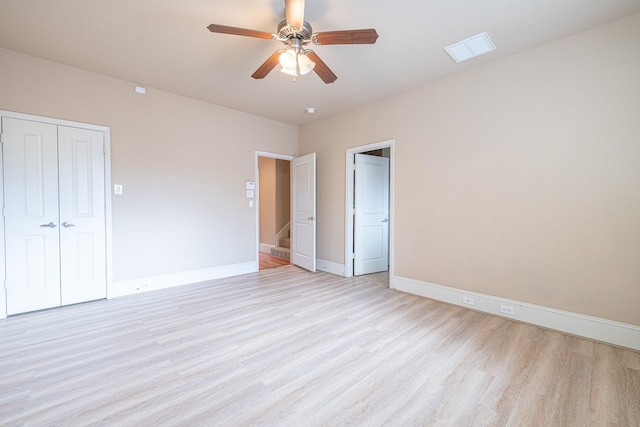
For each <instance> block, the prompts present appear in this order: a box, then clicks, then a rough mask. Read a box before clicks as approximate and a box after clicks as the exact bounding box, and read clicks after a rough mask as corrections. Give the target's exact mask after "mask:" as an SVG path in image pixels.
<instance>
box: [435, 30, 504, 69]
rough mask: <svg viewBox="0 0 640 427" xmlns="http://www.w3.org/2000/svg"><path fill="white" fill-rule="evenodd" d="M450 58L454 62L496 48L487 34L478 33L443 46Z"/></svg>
mask: <svg viewBox="0 0 640 427" xmlns="http://www.w3.org/2000/svg"><path fill="white" fill-rule="evenodd" d="M444 50H445V52H447V53H448V54H449V56H450V57H451V59H453V60H454V61H456V62H462V61H466V60H467V59H471V58H475V57H476V56H479V55H482V54H485V53H487V52H491V51H492V50H496V46H495V45H494V44H493V42H492V41H491V39H490V38H489V34H487V33H480V34H477V35H475V36H473V37H469V38H468V39H466V40H462V41H461V42H458V43H454V44H452V45H451V46H447V47H445V48H444Z"/></svg>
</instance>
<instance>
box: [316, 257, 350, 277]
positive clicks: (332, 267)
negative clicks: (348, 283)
mask: <svg viewBox="0 0 640 427" xmlns="http://www.w3.org/2000/svg"><path fill="white" fill-rule="evenodd" d="M316 270H320V271H324V272H327V273H331V274H337V275H338V276H343V277H344V264H338V263H336V262H331V261H325V260H323V259H316Z"/></svg>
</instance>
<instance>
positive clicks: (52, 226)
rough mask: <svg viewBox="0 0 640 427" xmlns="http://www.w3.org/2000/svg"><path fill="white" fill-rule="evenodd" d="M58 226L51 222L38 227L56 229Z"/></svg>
mask: <svg viewBox="0 0 640 427" xmlns="http://www.w3.org/2000/svg"><path fill="white" fill-rule="evenodd" d="M57 226H58V225H57V224H56V223H54V222H53V221H51V222H50V223H49V224H41V225H40V227H49V228H56V227H57Z"/></svg>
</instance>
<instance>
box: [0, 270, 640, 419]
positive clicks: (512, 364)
mask: <svg viewBox="0 0 640 427" xmlns="http://www.w3.org/2000/svg"><path fill="white" fill-rule="evenodd" d="M387 277H388V276H386V275H385V274H377V275H371V276H361V277H356V278H343V277H338V276H334V275H331V274H327V273H321V272H319V273H313V274H312V273H308V272H306V271H304V270H301V269H299V268H297V267H295V266H293V265H287V266H284V267H280V268H274V269H269V270H262V271H260V272H258V273H253V274H248V275H244V276H237V277H232V278H226V279H220V280H215V281H211V282H204V283H199V284H194V285H187V286H182V287H179V288H170V289H165V290H161V291H155V292H149V293H143V294H137V295H132V296H128V297H122V298H117V299H114V300H109V301H106V300H104V301H94V302H90V303H86V304H78V305H74V306H69V307H62V308H59V309H55V310H47V311H42V312H36V313H28V314H23V315H18V316H13V317H10V318H8V319H5V320H2V321H0V425H11V426H21V425H24V426H29V425H65V426H66V425H118V426H139V425H142V426H147V425H148V426H175V425H185V426H187V425H189V426H192V425H216V426H254V425H257V426H261V425H271V426H279V425H304V426H324V425H358V426H360V425H364V426H378V425H388V426H398V425H402V426H413V425H416V426H418V425H436V426H505V425H510V426H518V427H520V426H546V425H550V426H551V425H553V426H555V425H559V426H564V425H567V426H573V425H580V426H583V425H584V426H586V425H590V426H603V425H611V426H638V425H640V353H638V352H635V351H631V350H627V349H622V348H618V347H613V346H609V345H606V344H602V343H597V342H593V341H590V340H586V339H581V338H577V337H572V336H568V335H564V334H561V333H558V332H554V331H549V330H544V329H541V328H537V327H535V326H532V325H527V324H523V323H518V322H513V321H510V320H508V319H505V318H501V317H496V316H491V315H487V314H484V313H479V312H476V311H473V310H468V309H466V308H463V307H458V306H451V305H447V304H444V303H440V302H437V301H433V300H430V299H426V298H421V297H417V296H414V295H409V294H404V293H400V292H396V291H393V290H391V289H389V288H388V286H387V285H386V283H385V280H386V278H387Z"/></svg>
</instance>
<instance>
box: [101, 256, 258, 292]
mask: <svg viewBox="0 0 640 427" xmlns="http://www.w3.org/2000/svg"><path fill="white" fill-rule="evenodd" d="M256 271H258V263H257V262H256V261H249V262H243V263H239V264H231V265H222V266H218V267H211V268H205V269H202V270H191V271H184V272H182V273H175V274H165V275H161V276H149V277H141V278H139V279H132V280H121V281H118V282H114V284H113V288H114V295H113V296H114V297H120V296H124V295H131V294H137V293H140V292H147V291H155V290H158V289H165V288H171V287H174V286H181V285H188V284H192V283H198V282H205V281H207V280H214V279H222V278H224V277H231V276H239V275H241V274H247V273H253V272H256Z"/></svg>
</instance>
